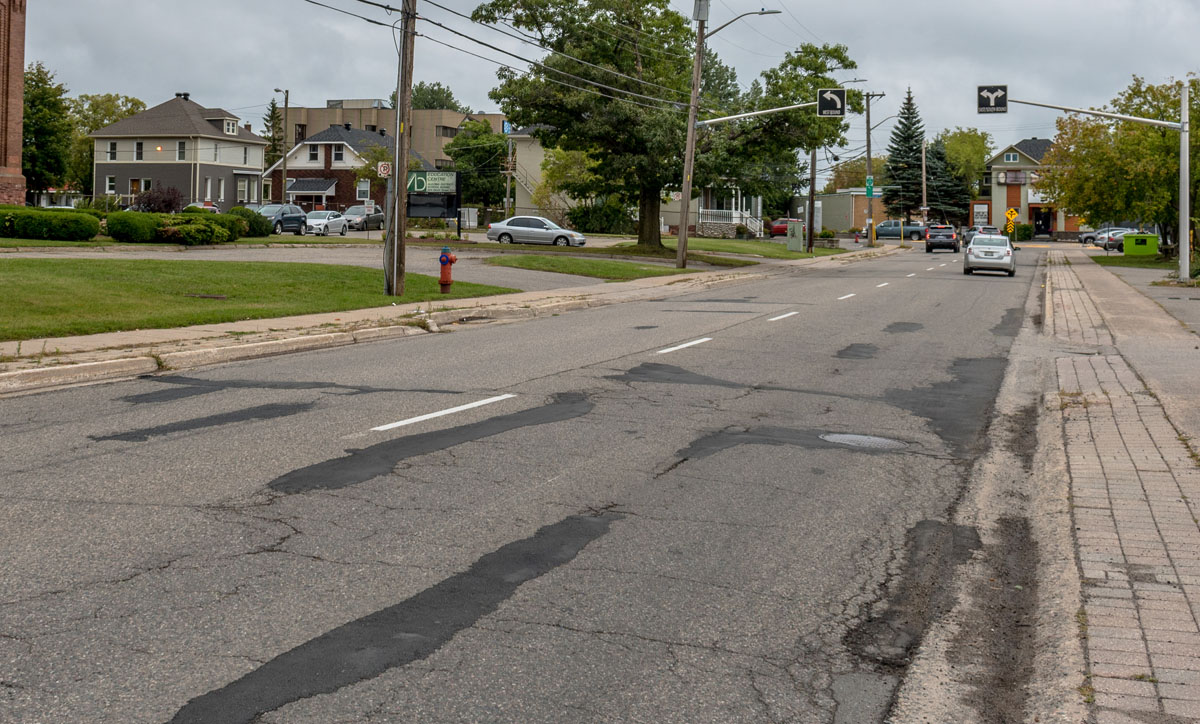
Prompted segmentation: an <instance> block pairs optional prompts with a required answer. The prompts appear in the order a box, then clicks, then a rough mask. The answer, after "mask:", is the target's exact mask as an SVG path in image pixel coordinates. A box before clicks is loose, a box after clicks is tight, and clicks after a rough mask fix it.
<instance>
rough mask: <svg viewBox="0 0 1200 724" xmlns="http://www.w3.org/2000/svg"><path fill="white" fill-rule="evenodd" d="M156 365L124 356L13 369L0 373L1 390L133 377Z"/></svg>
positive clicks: (153, 360)
mask: <svg viewBox="0 0 1200 724" xmlns="http://www.w3.org/2000/svg"><path fill="white" fill-rule="evenodd" d="M158 369H159V364H158V361H157V360H155V359H154V358H153V357H127V358H125V359H114V360H105V361H103V362H84V363H82V364H73V365H62V366H58V367H39V368H37V369H32V370H16V371H15V372H3V373H0V393H8V392H22V391H25V390H36V389H41V388H43V387H59V386H62V385H74V384H80V383H84V382H99V381H101V380H109V379H115V378H120V377H136V376H138V375H145V374H150V373H151V372H155V371H157V370H158Z"/></svg>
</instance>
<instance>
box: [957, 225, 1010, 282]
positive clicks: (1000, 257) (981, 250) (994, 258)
mask: <svg viewBox="0 0 1200 724" xmlns="http://www.w3.org/2000/svg"><path fill="white" fill-rule="evenodd" d="M1016 251H1017V247H1015V246H1013V244H1012V242H1011V241H1009V240H1008V237H1007V236H999V235H994V234H976V235H975V238H974V239H971V243H970V244H969V245H967V253H966V254H963V274H972V273H974V272H977V271H1002V272H1008V275H1009V276H1010V277H1011V276H1013V275H1015V274H1016V273H1017V254H1016Z"/></svg>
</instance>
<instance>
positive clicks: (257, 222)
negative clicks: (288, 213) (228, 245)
mask: <svg viewBox="0 0 1200 724" xmlns="http://www.w3.org/2000/svg"><path fill="white" fill-rule="evenodd" d="M229 215H230V216H236V217H238V218H239V219H245V221H246V227H247V228H246V230H245V231H243V232H242V236H270V235H271V220H270V219H268V218H267V217H265V216H263V215H262V214H260V213H258V212H257V211H251V210H250V209H247V208H246V207H245V206H234V207H233V208H232V209H230V210H229Z"/></svg>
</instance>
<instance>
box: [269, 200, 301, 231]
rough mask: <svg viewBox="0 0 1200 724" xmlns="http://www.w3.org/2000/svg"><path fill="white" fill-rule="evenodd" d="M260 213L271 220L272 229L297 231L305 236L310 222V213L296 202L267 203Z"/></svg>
mask: <svg viewBox="0 0 1200 724" xmlns="http://www.w3.org/2000/svg"><path fill="white" fill-rule="evenodd" d="M258 213H260V214H262V215H263V216H265V217H267V218H268V219H270V220H271V231H272V233H275V234H282V233H283V232H285V231H292V232H295V233H296V235H297V236H304V227H305V225H306V224H307V223H308V215H307V214H305V213H304V209H302V208H300V207H299V206H296V205H294V204H267V205H266V206H264V207H262V208H261V209H259V210H258Z"/></svg>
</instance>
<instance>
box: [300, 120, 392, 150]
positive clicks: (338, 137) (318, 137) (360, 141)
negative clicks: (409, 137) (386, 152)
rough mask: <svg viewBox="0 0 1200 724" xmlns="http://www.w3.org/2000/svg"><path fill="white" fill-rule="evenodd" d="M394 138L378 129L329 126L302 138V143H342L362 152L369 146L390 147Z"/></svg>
mask: <svg viewBox="0 0 1200 724" xmlns="http://www.w3.org/2000/svg"><path fill="white" fill-rule="evenodd" d="M394 142H395V138H393V137H392V136H386V135H382V134H380V133H379V132H378V131H364V130H362V129H361V128H346V127H345V126H330V127H329V128H326V129H325V130H324V131H321V132H319V133H314V134H313V135H311V136H309V137H307V138H305V139H304V141H303V143H305V144H308V145H312V144H316V143H344V144H346V145H347V146H349V147H350V148H353V149H354V150H355V151H356V152H357V153H363V152H364V151H366V150H367V149H368V148H370V147H371V146H383V147H384V148H391V147H392V145H393V143H394Z"/></svg>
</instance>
